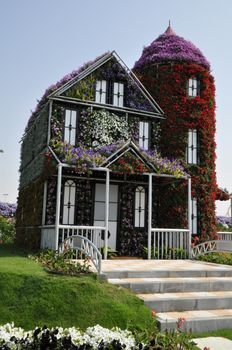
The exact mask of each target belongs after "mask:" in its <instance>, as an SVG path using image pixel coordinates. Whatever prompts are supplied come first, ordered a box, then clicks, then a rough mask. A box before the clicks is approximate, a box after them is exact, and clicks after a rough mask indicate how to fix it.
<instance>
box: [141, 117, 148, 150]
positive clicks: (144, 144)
mask: <svg viewBox="0 0 232 350" xmlns="http://www.w3.org/2000/svg"><path fill="white" fill-rule="evenodd" d="M139 147H140V148H142V149H144V150H145V151H146V150H148V148H149V122H139Z"/></svg>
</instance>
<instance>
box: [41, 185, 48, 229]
mask: <svg viewBox="0 0 232 350" xmlns="http://www.w3.org/2000/svg"><path fill="white" fill-rule="evenodd" d="M47 189H48V182H47V181H45V182H44V192H43V214H42V226H44V225H45V219H46V206H47Z"/></svg>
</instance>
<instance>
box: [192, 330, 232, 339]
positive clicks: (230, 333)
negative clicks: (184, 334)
mask: <svg viewBox="0 0 232 350" xmlns="http://www.w3.org/2000/svg"><path fill="white" fill-rule="evenodd" d="M206 337H223V338H227V339H230V340H232V329H220V330H218V331H212V332H204V333H194V334H193V338H206Z"/></svg>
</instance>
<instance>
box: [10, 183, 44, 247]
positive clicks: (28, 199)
mask: <svg viewBox="0 0 232 350" xmlns="http://www.w3.org/2000/svg"><path fill="white" fill-rule="evenodd" d="M43 191H44V182H43V181H42V180H37V181H34V182H33V183H31V184H30V185H29V186H27V187H24V188H23V189H21V190H20V192H19V197H18V208H17V212H16V242H17V243H18V244H19V245H20V246H23V247H27V248H29V249H35V248H39V246H40V229H39V226H40V225H41V224H42V210H43Z"/></svg>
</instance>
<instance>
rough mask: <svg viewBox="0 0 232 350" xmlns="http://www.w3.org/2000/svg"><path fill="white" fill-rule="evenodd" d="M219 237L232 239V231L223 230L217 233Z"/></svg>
mask: <svg viewBox="0 0 232 350" xmlns="http://www.w3.org/2000/svg"><path fill="white" fill-rule="evenodd" d="M217 235H218V238H219V239H220V240H223V241H232V232H226V231H221V232H218V233H217Z"/></svg>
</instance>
